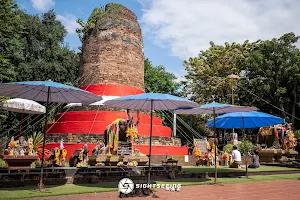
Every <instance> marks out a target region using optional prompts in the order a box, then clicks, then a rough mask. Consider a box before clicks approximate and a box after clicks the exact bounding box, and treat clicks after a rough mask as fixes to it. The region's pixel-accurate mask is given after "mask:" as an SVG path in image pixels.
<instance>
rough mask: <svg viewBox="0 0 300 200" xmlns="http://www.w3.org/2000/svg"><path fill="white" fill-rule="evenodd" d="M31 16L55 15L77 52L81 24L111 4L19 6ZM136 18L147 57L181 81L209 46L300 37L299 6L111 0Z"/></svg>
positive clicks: (244, 0) (80, 0)
mask: <svg viewBox="0 0 300 200" xmlns="http://www.w3.org/2000/svg"><path fill="white" fill-rule="evenodd" d="M17 2H18V3H19V5H20V6H21V8H23V9H24V10H26V11H27V12H28V13H31V14H40V13H43V12H45V11H47V10H49V9H54V10H55V12H56V13H57V17H58V19H59V20H60V21H62V23H63V24H64V25H65V27H66V29H67V31H68V35H67V37H66V42H67V43H68V44H69V46H70V47H72V48H77V46H79V45H80V41H79V39H78V37H77V34H76V32H75V30H76V28H77V27H78V24H77V23H76V19H77V18H82V19H83V20H84V21H86V20H87V18H88V17H89V15H90V14H91V13H92V11H93V9H94V8H96V7H99V6H100V5H105V4H107V3H109V2H112V0H111V1H108V0H17ZM113 2H115V3H120V4H123V5H124V6H126V7H127V8H129V9H131V10H132V11H133V12H134V13H136V15H137V17H138V19H139V22H140V26H141V28H142V32H143V40H144V48H145V49H144V52H145V57H146V58H149V59H150V60H151V61H152V63H153V64H155V65H164V66H165V67H166V69H167V70H168V71H169V72H172V73H174V74H175V75H176V76H177V77H178V78H179V80H180V79H182V76H183V75H184V74H185V70H184V67H183V61H184V60H186V59H188V58H189V57H195V56H197V55H198V53H199V52H200V50H206V49H207V48H209V42H210V41H213V42H214V43H215V44H218V45H222V44H224V43H225V42H240V43H242V42H244V41H245V40H250V41H256V40H258V39H263V40H264V39H271V38H274V37H280V36H281V35H283V34H285V33H288V32H294V33H295V34H297V35H300V26H299V25H298V24H299V19H300V12H299V8H300V1H299V0H286V1H285V0H230V1H229V0H228V1H225V0H214V1H211V0H113Z"/></svg>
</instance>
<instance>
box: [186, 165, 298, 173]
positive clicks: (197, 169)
mask: <svg viewBox="0 0 300 200" xmlns="http://www.w3.org/2000/svg"><path fill="white" fill-rule="evenodd" d="M182 168H183V171H184V172H188V173H205V172H208V173H213V172H214V171H215V168H214V167H207V166H183V167H182ZM291 170H299V172H300V169H296V168H288V167H277V166H266V165H261V166H260V167H259V168H257V169H250V168H248V171H249V172H265V171H291ZM235 171H243V172H244V171H246V169H245V168H241V169H237V168H229V167H226V166H220V167H219V168H218V172H235Z"/></svg>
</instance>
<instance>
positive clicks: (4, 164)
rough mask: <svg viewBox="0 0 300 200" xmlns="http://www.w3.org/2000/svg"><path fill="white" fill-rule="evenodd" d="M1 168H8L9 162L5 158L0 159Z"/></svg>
mask: <svg viewBox="0 0 300 200" xmlns="http://www.w3.org/2000/svg"><path fill="white" fill-rule="evenodd" d="M0 168H5V169H6V168H8V164H7V163H6V161H5V160H2V159H0Z"/></svg>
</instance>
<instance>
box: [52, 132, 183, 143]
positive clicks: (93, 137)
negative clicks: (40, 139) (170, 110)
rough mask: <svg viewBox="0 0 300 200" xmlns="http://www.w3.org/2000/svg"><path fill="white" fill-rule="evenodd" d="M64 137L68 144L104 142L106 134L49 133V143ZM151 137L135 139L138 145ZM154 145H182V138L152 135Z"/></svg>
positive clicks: (57, 141) (148, 141) (148, 140)
mask: <svg viewBox="0 0 300 200" xmlns="http://www.w3.org/2000/svg"><path fill="white" fill-rule="evenodd" d="M61 139H63V140H64V143H66V144H78V143H88V144H103V143H104V135H103V134H71V133H69V134H49V135H47V141H46V142H47V144H49V143H60V140H61ZM149 143H150V138H149V137H148V136H142V135H140V136H138V137H137V138H135V140H134V144H136V145H149ZM152 145H156V146H181V140H180V138H174V137H157V136H156V137H152Z"/></svg>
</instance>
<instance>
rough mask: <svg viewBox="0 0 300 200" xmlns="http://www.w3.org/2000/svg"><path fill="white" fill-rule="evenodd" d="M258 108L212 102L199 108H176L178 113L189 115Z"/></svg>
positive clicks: (244, 110)
mask: <svg viewBox="0 0 300 200" xmlns="http://www.w3.org/2000/svg"><path fill="white" fill-rule="evenodd" d="M254 110H258V109H257V108H256V107H250V106H236V105H231V104H222V103H217V102H212V103H208V104H204V105H201V106H200V107H197V108H183V109H179V110H176V111H175V112H176V114H189V115H201V114H224V113H230V112H247V111H254Z"/></svg>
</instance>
